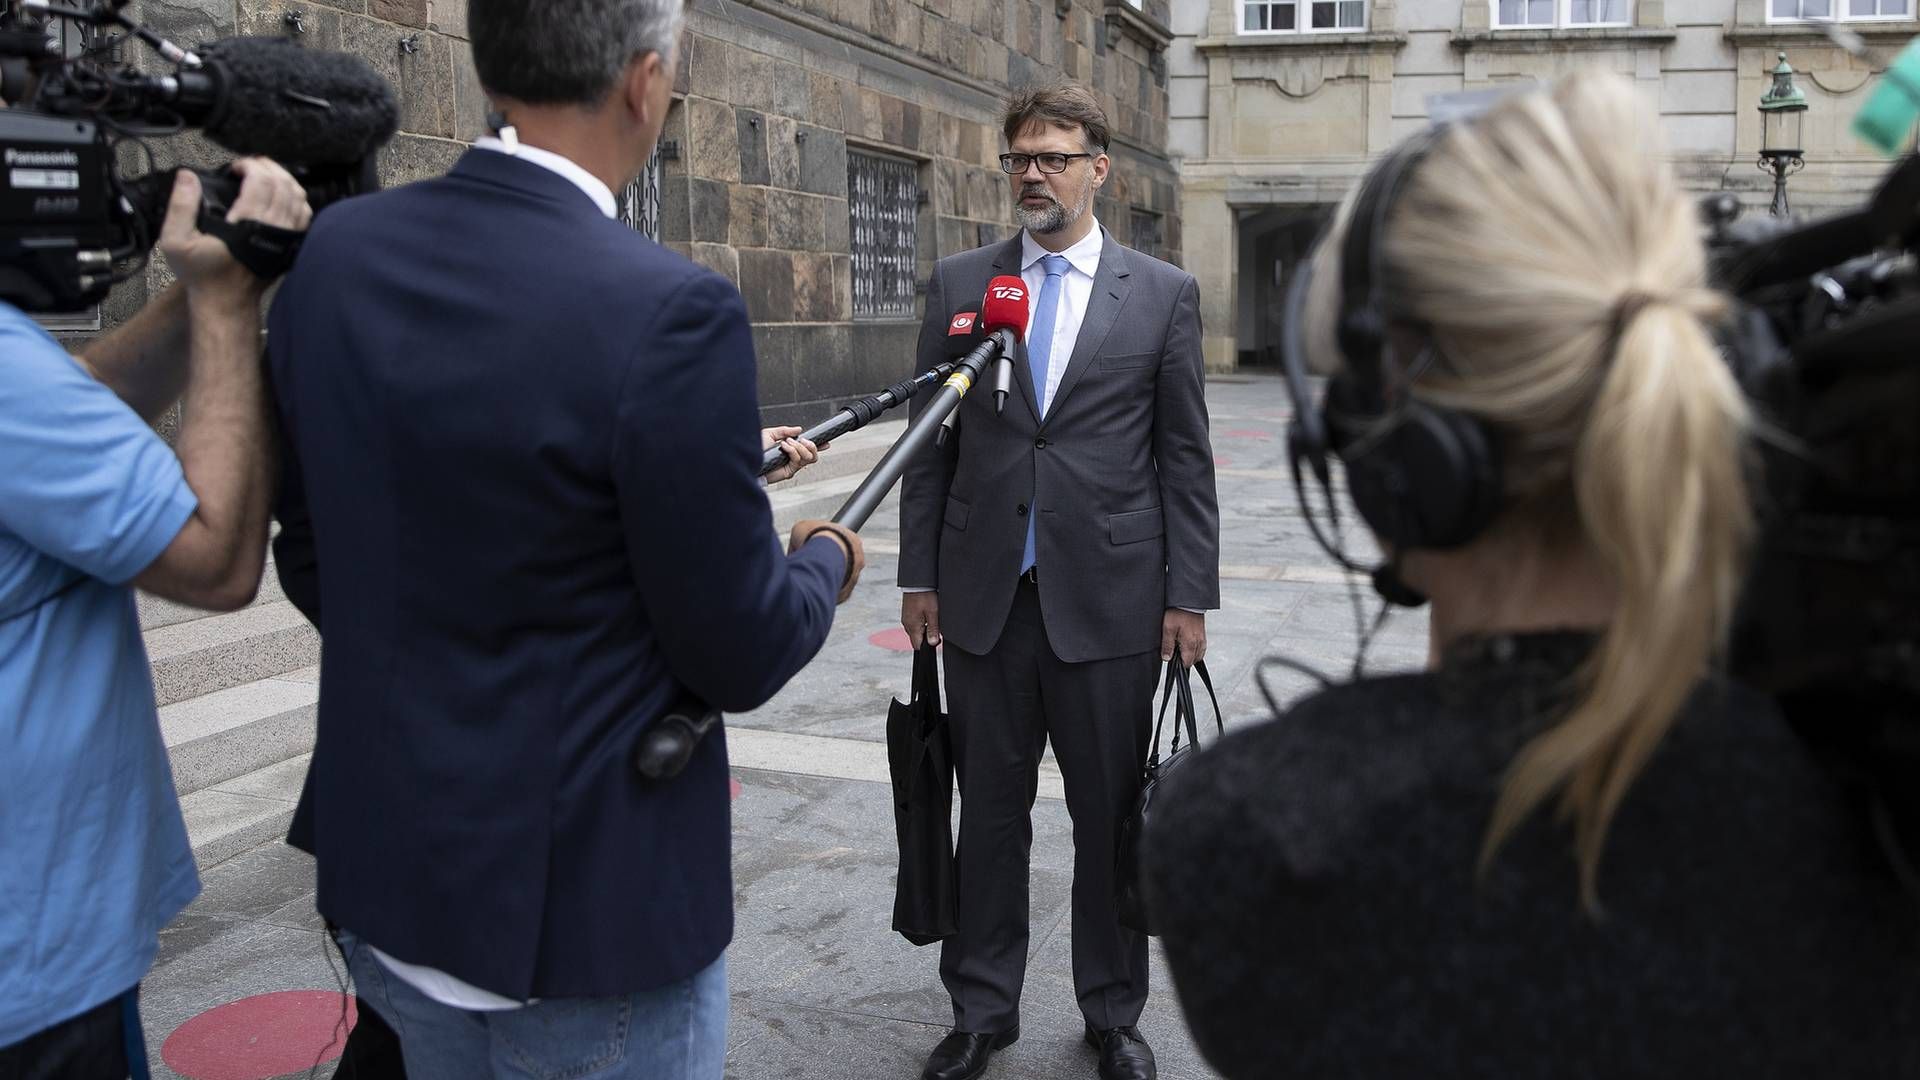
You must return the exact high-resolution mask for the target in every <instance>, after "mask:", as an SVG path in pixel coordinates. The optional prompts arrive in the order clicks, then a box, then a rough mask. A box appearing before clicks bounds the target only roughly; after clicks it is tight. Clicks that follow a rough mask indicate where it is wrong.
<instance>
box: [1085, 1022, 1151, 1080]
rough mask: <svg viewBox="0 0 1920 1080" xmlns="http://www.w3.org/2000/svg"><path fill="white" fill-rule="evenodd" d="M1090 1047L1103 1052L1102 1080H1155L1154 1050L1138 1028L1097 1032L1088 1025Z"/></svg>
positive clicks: (1088, 1043)
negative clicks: (1141, 1035)
mask: <svg viewBox="0 0 1920 1080" xmlns="http://www.w3.org/2000/svg"><path fill="white" fill-rule="evenodd" d="M1087 1045H1088V1046H1091V1047H1093V1048H1094V1049H1095V1050H1098V1051H1100V1080H1154V1078H1155V1077H1156V1076H1158V1075H1160V1074H1159V1070H1158V1069H1156V1068H1155V1067H1154V1064H1153V1047H1151V1046H1148V1045H1147V1040H1145V1039H1143V1038H1141V1037H1140V1029H1139V1028H1136V1027H1131V1026H1129V1027H1117V1028H1108V1029H1106V1030H1105V1031H1095V1030H1094V1029H1093V1025H1092V1024H1088V1025H1087Z"/></svg>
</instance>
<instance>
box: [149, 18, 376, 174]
mask: <svg viewBox="0 0 1920 1080" xmlns="http://www.w3.org/2000/svg"><path fill="white" fill-rule="evenodd" d="M199 56H200V58H201V61H202V62H201V65H200V66H199V67H197V68H196V67H189V66H183V67H182V68H181V69H180V70H179V71H178V72H177V73H175V74H173V75H163V76H154V77H150V79H149V84H150V86H151V87H152V88H153V89H154V91H155V92H156V96H158V97H159V98H160V99H161V100H163V101H165V102H166V103H167V106H168V107H169V108H171V109H172V110H174V111H175V112H176V113H178V114H179V115H180V118H181V119H183V120H185V121H186V122H187V123H188V124H189V125H198V126H201V127H204V128H205V130H206V134H207V137H208V138H210V139H212V140H213V141H214V142H216V143H219V144H220V145H221V146H224V147H226V148H227V149H228V150H231V151H233V152H234V153H236V154H243V155H244V154H258V155H260V156H263V157H270V158H273V159H274V160H275V161H278V162H280V163H282V164H286V163H288V162H301V163H307V164H316V165H348V164H353V163H356V162H359V161H360V160H362V159H364V158H366V157H367V156H368V155H370V154H372V153H373V152H374V151H375V150H378V149H379V148H380V147H381V146H382V145H384V144H385V143H386V141H387V140H388V139H390V138H392V137H393V133H394V130H395V129H396V128H397V127H398V126H399V122H400V107H399V104H398V103H397V102H396V100H395V98H394V93H393V87H392V86H391V85H390V84H389V83H388V82H387V80H386V79H384V78H382V77H381V76H380V73H379V72H376V71H375V70H373V68H372V67H371V66H370V65H369V64H368V63H367V62H366V61H365V60H362V59H361V58H360V57H358V56H355V55H353V54H352V53H345V52H329V51H326V50H323V49H305V48H301V47H300V46H298V45H295V44H294V43H292V42H291V41H288V40H286V39H284V38H269V37H238V38H226V39H224V40H221V41H216V42H214V43H213V44H211V45H208V46H206V47H204V48H202V49H200V50H199Z"/></svg>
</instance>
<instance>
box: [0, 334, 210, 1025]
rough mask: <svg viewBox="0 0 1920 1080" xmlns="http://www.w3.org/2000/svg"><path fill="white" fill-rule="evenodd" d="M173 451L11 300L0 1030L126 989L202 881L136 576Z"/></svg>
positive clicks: (2, 429)
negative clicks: (151, 664) (163, 732)
mask: <svg viewBox="0 0 1920 1080" xmlns="http://www.w3.org/2000/svg"><path fill="white" fill-rule="evenodd" d="M196 505H197V503H196V501H195V499H194V496H193V491H192V490H191V489H190V488H188V487H187V482H186V477H185V475H184V474H183V473H182V472H181V469H180V462H179V459H178V458H176V457H175V456H174V454H173V451H172V450H171V449H169V448H168V447H167V445H166V443H164V442H162V441H161V440H160V438H159V437H158V436H156V435H155V434H154V433H153V431H152V429H150V428H149V427H148V426H147V425H146V424H145V423H143V422H142V421H141V419H140V418H139V417H138V416H137V415H135V414H134V412H133V410H132V409H130V408H128V407H127V405H126V404H125V403H124V402H122V401H121V400H120V399H119V398H118V397H116V396H114V394H113V392H112V391H111V390H108V389H107V388H106V387H105V386H102V385H101V384H100V383H98V382H96V381H94V380H93V379H92V378H90V377H88V375H87V373H86V372H85V371H84V370H82V369H81V367H80V366H79V365H78V364H77V363H75V362H74V360H73V359H72V358H71V357H69V356H68V355H67V353H66V351H65V350H63V349H62V348H61V347H60V346H59V344H58V343H56V342H55V341H54V340H53V339H52V338H51V337H49V336H47V334H46V332H45V331H43V330H41V329H40V327H39V326H38V325H36V324H35V323H34V322H33V321H32V320H31V319H28V318H27V317H26V316H25V315H23V314H21V313H20V312H19V311H18V310H17V309H15V308H13V307H11V306H9V305H6V304H0V1046H6V1045H9V1044H11V1043H15V1042H18V1041H20V1040H21V1039H24V1038H26V1037H27V1036H29V1035H32V1034H34V1033H35V1032H37V1031H40V1030H41V1029H43V1028H46V1027H48V1026H50V1025H53V1024H57V1023H59V1022H60V1021H62V1020H66V1019H69V1018H71V1017H74V1016H77V1015H79V1014H80V1013H83V1012H85V1011H87V1010H88V1009H91V1008H93V1007H95V1006H97V1005H100V1004H102V1003H103V1002H105V1001H107V1000H109V999H111V998H112V997H114V996H115V995H118V994H122V993H125V992H126V991H127V990H128V989H129V988H131V987H132V986H133V985H134V984H135V983H137V982H139V981H140V979H141V978H143V977H144V976H145V975H146V972H147V968H148V967H149V966H150V965H151V964H152V963H153V957H154V954H155V953H156V952H157V951H158V949H159V934H160V928H161V927H163V926H165V925H166V924H167V922H168V921H169V920H170V919H172V918H173V916H174V915H176V914H178V913H179V911H180V909H181V908H183V907H185V906H186V905H187V903H188V902H189V901H191V900H192V899H193V897H194V895H195V894H196V893H197V892H198V891H199V889H200V879H199V876H198V875H197V874H196V873H195V870H194V865H193V851H192V849H191V848H190V847H189V846H188V844H187V830H186V824H185V823H184V822H183V821H182V820H181V818H180V803H179V801H178V800H177V799H176V798H175V797H174V794H173V776H172V770H171V769H170V768H169V766H168V764H167V755H166V748H165V747H164V746H162V745H161V741H160V722H159V714H158V713H157V711H156V710H155V708H154V703H153V682H152V679H151V677H150V676H149V675H148V671H147V653H146V648H145V646H144V645H143V644H142V642H141V639H140V622H139V617H138V615H137V614H136V612H135V610H134V599H133V590H132V589H131V588H130V587H128V585H127V582H128V581H129V580H131V579H132V578H133V577H135V576H136V575H138V574H139V573H140V572H141V571H142V570H145V569H146V568H147V566H148V565H150V564H151V563H152V562H153V560H154V559H156V558H158V557H159V555H160V553H161V552H162V551H164V550H166V547H167V545H168V544H170V543H172V541H173V538H174V537H175V536H177V535H178V534H179V532H180V529H181V527H182V526H183V525H185V524H186V521H187V519H188V518H189V517H190V516H191V515H192V514H193V511H194V508H195V506H196Z"/></svg>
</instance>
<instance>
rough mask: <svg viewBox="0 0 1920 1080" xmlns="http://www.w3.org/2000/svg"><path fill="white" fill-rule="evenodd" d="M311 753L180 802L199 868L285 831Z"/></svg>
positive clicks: (225, 858)
mask: <svg viewBox="0 0 1920 1080" xmlns="http://www.w3.org/2000/svg"><path fill="white" fill-rule="evenodd" d="M312 757H313V755H312V754H301V755H300V756H298V757H293V758H289V759H287V760H285V761H281V762H277V763H275V764H273V765H269V766H267V767H266V768H263V769H256V770H254V771H252V772H249V773H246V774H244V775H241V776H236V777H234V778H232V779H230V780H225V781H222V782H220V783H218V784H215V785H214V786H212V787H209V788H203V789H202V790H200V791H196V792H194V793H192V794H191V795H187V796H185V797H183V798H182V799H181V800H180V812H181V814H182V815H184V816H185V817H186V819H187V841H188V842H189V843H190V844H191V845H192V846H193V860H194V862H195V863H197V864H199V866H200V869H201V870H202V871H205V870H206V869H208V868H209V867H212V866H215V865H217V864H219V863H221V862H224V861H226V860H227V859H231V858H232V857H234V856H235V855H238V854H240V853H241V852H244V851H251V850H252V849H254V848H256V847H259V846H260V845H261V844H264V843H267V842H269V841H272V840H278V839H280V838H281V837H283V836H285V835H286V834H287V825H288V824H289V823H290V822H292V821H293V806H294V803H295V801H297V800H298V799H299V797H300V786H301V785H302V784H303V783H305V782H306V777H307V763H308V762H309V761H310V760H311V759H312Z"/></svg>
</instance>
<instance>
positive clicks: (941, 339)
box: [899, 233, 1220, 663]
mask: <svg viewBox="0 0 1920 1080" xmlns="http://www.w3.org/2000/svg"><path fill="white" fill-rule="evenodd" d="M1020 250H1021V244H1020V238H1019V237H1018V236H1016V237H1014V238H1013V239H1012V240H1011V241H1008V242H1006V243H1002V244H996V245H992V246H989V247H984V248H978V249H975V250H973V251H967V252H962V253H960V254H958V255H953V256H950V257H948V258H945V259H942V260H940V262H939V263H938V264H937V265H935V267H934V269H933V280H932V284H931V286H930V288H929V290H928V292H927V314H926V322H925V323H924V325H923V326H922V327H921V330H920V350H919V365H920V370H923V371H924V370H926V369H927V368H930V367H933V366H934V365H935V364H938V363H939V362H940V361H942V360H943V359H946V358H948V357H949V356H954V355H958V354H959V353H961V352H964V351H965V346H970V345H972V344H974V343H975V339H972V338H957V337H949V336H948V327H949V324H950V322H951V320H952V318H953V316H954V315H955V314H957V313H959V312H963V311H977V310H979V308H980V301H981V297H982V296H983V295H984V294H985V293H986V289H987V282H988V280H989V279H991V278H993V277H996V276H998V275H1001V274H1012V275H1015V276H1018V274H1019V273H1020ZM1199 303H1200V299H1199V288H1198V286H1197V284H1196V283H1195V282H1194V279H1193V275H1191V274H1189V273H1187V272H1186V271H1184V270H1181V269H1179V268H1178V267H1175V266H1171V265H1169V264H1167V263H1163V262H1161V261H1159V260H1158V259H1154V258H1152V257H1150V256H1147V255H1142V254H1141V253H1139V252H1137V251H1131V250H1129V249H1127V248H1124V247H1122V246H1121V245H1120V244H1119V242H1118V241H1116V240H1114V238H1113V236H1112V234H1110V233H1109V234H1106V236H1105V246H1104V247H1103V248H1102V249H1101V255H1100V270H1099V273H1098V274H1096V275H1095V276H1094V282H1093V294H1092V298H1091V299H1090V301H1089V302H1088V305H1087V313H1086V318H1085V320H1084V321H1083V322H1082V323H1081V327H1080V337H1079V339H1078V340H1077V341H1076V342H1075V343H1074V348H1073V353H1072V356H1071V359H1070V360H1069V361H1068V363H1067V368H1066V371H1065V373H1064V375H1063V376H1062V377H1061V380H1060V388H1059V390H1058V391H1057V392H1056V393H1055V395H1054V401H1053V408H1052V410H1050V411H1049V412H1048V413H1047V416H1046V419H1045V421H1044V422H1043V421H1042V420H1041V419H1040V409H1039V405H1038V403H1037V402H1036V401H1035V399H1034V394H1033V385H1032V380H1031V379H1030V377H1029V376H1028V373H1027V364H1026V357H1025V356H1024V355H1022V356H1021V357H1019V358H1018V359H1017V363H1016V365H1015V369H1014V383H1015V386H1016V390H1015V392H1014V393H1012V394H1010V395H1008V397H1007V404H1006V408H1005V410H1004V411H1003V412H1002V413H1000V414H998V415H996V414H995V413H994V411H993V395H992V393H991V392H990V386H991V378H989V379H988V380H986V383H987V385H983V386H980V387H977V388H975V389H974V391H973V392H972V393H970V394H968V395H967V397H966V399H965V400H964V401H963V402H962V403H961V405H960V419H959V427H958V430H957V431H956V433H955V437H953V438H950V439H948V441H947V445H946V446H944V447H940V448H932V447H929V448H928V449H927V450H926V451H925V452H924V453H922V454H921V455H919V456H918V457H916V458H915V459H914V460H913V461H912V462H911V463H910V464H909V465H908V467H907V471H906V474H905V477H904V481H903V483H902V487H901V495H900V579H899V580H900V584H901V585H902V586H903V587H906V588H936V589H938V590H940V630H941V633H942V634H943V635H945V637H946V638H947V639H948V640H950V641H952V642H953V644H955V645H957V646H959V647H960V648H962V649H965V650H966V651H968V652H970V653H985V652H987V651H989V650H991V649H992V648H993V645H994V642H996V641H997V640H999V637H1000V631H1001V628H1002V627H1003V626H1004V625H1005V624H1006V619H1007V612H1008V610H1009V609H1010V608H1011V607H1012V604H1013V592H1014V587H1015V585H1016V584H1017V580H1018V577H1019V573H1020V554H1021V551H1022V549H1023V548H1024V546H1025V542H1026V533H1027V514H1028V512H1029V507H1030V506H1031V505H1034V504H1038V506H1039V508H1040V517H1039V526H1038V531H1037V533H1036V536H1035V543H1036V552H1037V557H1038V567H1039V579H1040V608H1041V613H1042V616H1043V618H1044V619H1045V620H1046V626H1047V634H1048V637H1049V638H1050V639H1051V640H1052V643H1053V648H1054V651H1055V652H1056V653H1058V654H1059V656H1060V658H1061V659H1062V660H1066V661H1070V662H1074V663H1079V662H1082V661H1088V660H1105V659H1110V658H1112V657H1117V656H1127V655H1131V654H1134V653H1141V652H1146V651H1148V650H1150V649H1157V648H1158V647H1159V645H1160V620H1161V615H1162V613H1163V612H1164V611H1165V610H1166V609H1167V608H1169V607H1184V608H1194V609H1197V610H1205V609H1208V608H1215V607H1218V606H1219V604H1220V509H1219V502H1218V498H1217V496H1216V494H1215V491H1214V480H1213V447H1212V443H1211V441H1210V440H1209V438H1208V434H1207V405H1206V399H1205V397H1204V395H1203V390H1204V375H1203V370H1204V365H1203V363H1202V359H1201V351H1200V307H1199ZM990 374H991V371H989V375H990ZM932 396H933V395H932V392H931V391H929V392H927V393H925V394H923V395H922V396H921V397H920V398H918V399H916V400H915V401H914V403H913V410H912V411H913V412H914V413H915V414H916V415H917V414H918V413H919V411H920V410H921V409H922V408H923V407H924V406H925V404H926V403H927V401H929V400H931V398H932Z"/></svg>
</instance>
